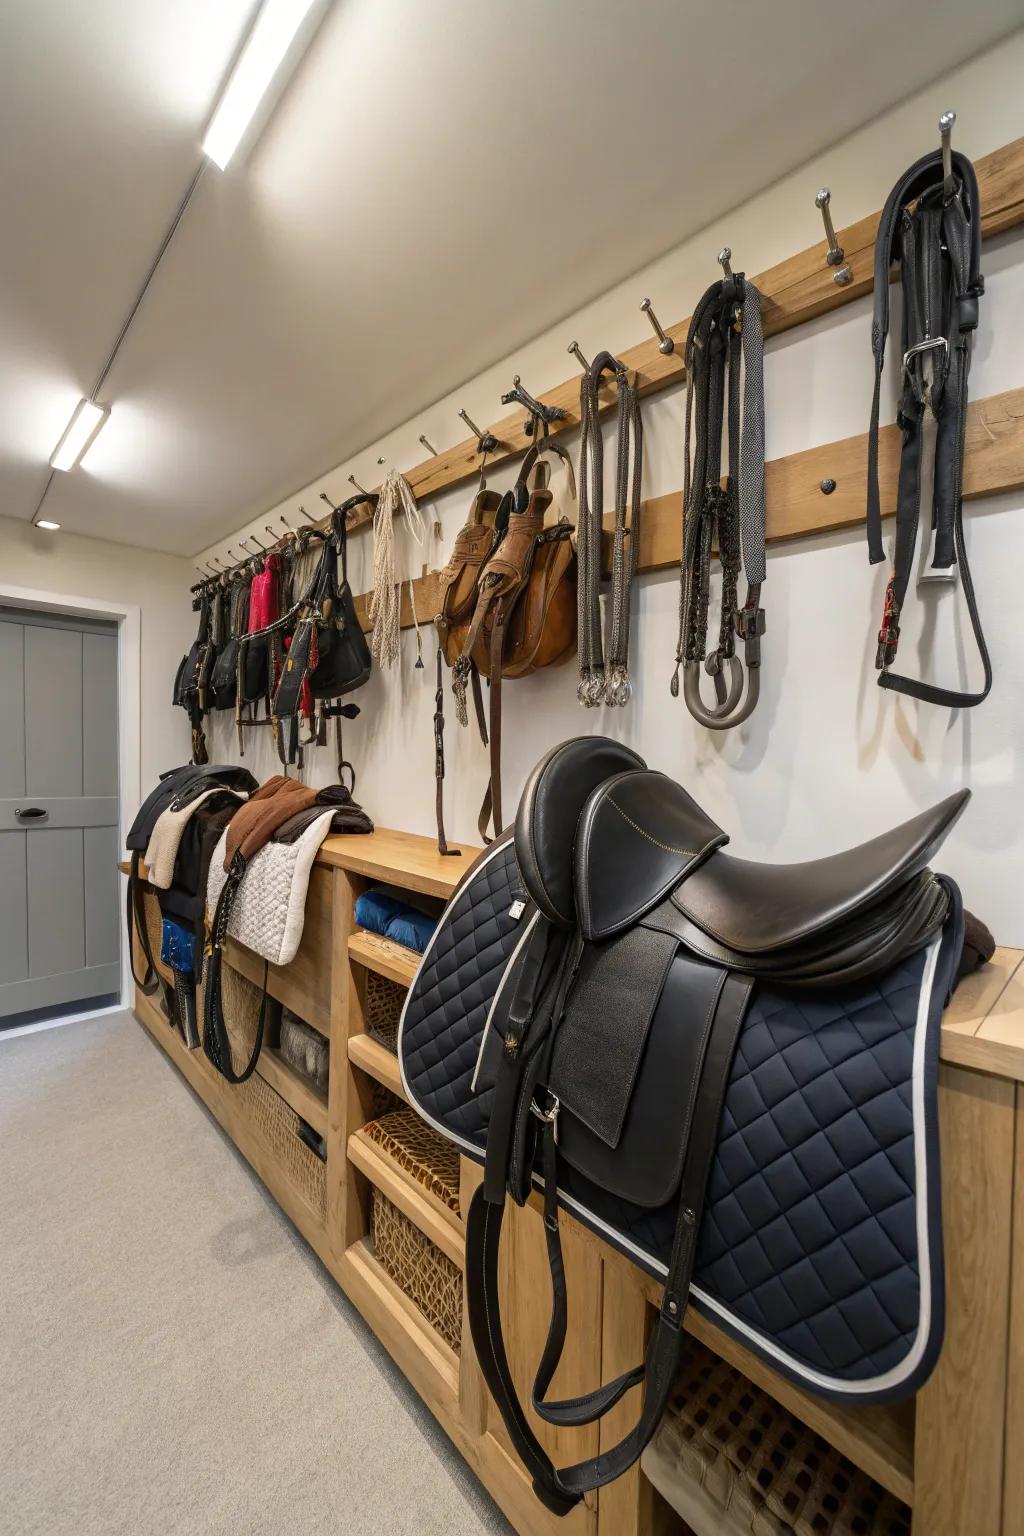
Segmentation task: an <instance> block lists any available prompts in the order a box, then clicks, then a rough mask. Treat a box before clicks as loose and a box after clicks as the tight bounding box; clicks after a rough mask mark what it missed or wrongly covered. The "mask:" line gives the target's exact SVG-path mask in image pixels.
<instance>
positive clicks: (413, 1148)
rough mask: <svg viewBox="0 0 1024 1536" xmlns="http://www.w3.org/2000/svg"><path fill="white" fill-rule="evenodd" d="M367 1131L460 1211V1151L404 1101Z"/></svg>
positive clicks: (383, 1149) (423, 1182)
mask: <svg viewBox="0 0 1024 1536" xmlns="http://www.w3.org/2000/svg"><path fill="white" fill-rule="evenodd" d="M366 1135H367V1136H368V1137H369V1139H370V1140H371V1141H374V1142H376V1143H377V1145H378V1146H379V1147H380V1149H381V1151H382V1152H383V1153H385V1155H386V1156H387V1157H389V1158H391V1159H392V1161H393V1162H396V1163H398V1164H399V1166H400V1167H402V1168H404V1169H405V1171H406V1172H407V1173H411V1174H412V1176H413V1178H414V1179H415V1180H416V1181H417V1183H419V1184H422V1185H423V1187H424V1189H428V1190H429V1191H430V1193H431V1194H432V1195H433V1196H434V1197H435V1199H437V1200H440V1201H441V1202H442V1203H443V1204H444V1205H446V1206H447V1207H448V1209H449V1210H450V1211H455V1213H456V1214H458V1213H459V1154H458V1151H457V1149H456V1148H455V1147H454V1146H453V1144H452V1143H451V1142H450V1141H446V1140H445V1138H444V1137H443V1136H439V1135H438V1133H437V1131H433V1130H431V1128H430V1126H429V1125H425V1124H424V1123H423V1121H422V1120H421V1119H420V1117H419V1116H418V1115H417V1114H416V1113H415V1112H414V1111H413V1110H411V1109H408V1108H406V1107H405V1106H404V1105H403V1106H402V1108H401V1109H395V1110H392V1112H391V1113H390V1114H387V1115H382V1116H381V1118H380V1119H379V1120H371V1121H370V1122H369V1124H368V1125H367V1126H366Z"/></svg>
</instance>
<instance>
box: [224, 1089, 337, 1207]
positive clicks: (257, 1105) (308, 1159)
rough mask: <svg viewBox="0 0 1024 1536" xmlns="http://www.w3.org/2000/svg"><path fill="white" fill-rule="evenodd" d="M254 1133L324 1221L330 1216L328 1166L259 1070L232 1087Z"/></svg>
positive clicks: (293, 1115)
mask: <svg viewBox="0 0 1024 1536" xmlns="http://www.w3.org/2000/svg"><path fill="white" fill-rule="evenodd" d="M233 1092H235V1093H237V1094H238V1096H239V1099H240V1100H241V1101H242V1105H243V1107H244V1112H245V1114H246V1116H247V1118H248V1120H249V1123H250V1125H251V1126H252V1129H253V1132H254V1133H255V1135H256V1136H257V1137H258V1138H259V1140H260V1141H262V1143H263V1145H264V1146H265V1147H266V1149H267V1151H268V1152H269V1153H270V1155H271V1157H272V1158H273V1159H274V1162H275V1163H276V1164H277V1166H278V1167H279V1168H280V1169H281V1171H282V1172H283V1173H284V1175H285V1177H286V1178H287V1180H288V1182H289V1183H290V1184H291V1185H293V1187H294V1188H295V1189H297V1190H298V1192H299V1194H300V1195H302V1197H303V1199H304V1200H305V1201H306V1204H307V1205H308V1206H309V1208H310V1209H311V1210H312V1211H313V1212H314V1213H315V1214H316V1215H317V1216H319V1218H320V1220H321V1221H326V1219H327V1168H326V1165H325V1164H324V1163H323V1162H322V1161H321V1160H320V1158H319V1157H317V1155H316V1153H315V1152H313V1151H311V1149H310V1148H309V1147H307V1146H306V1144H305V1142H304V1141H302V1140H300V1138H299V1117H298V1115H297V1114H296V1113H295V1111H294V1109H292V1107H291V1105H290V1104H286V1103H285V1101H284V1099H282V1097H281V1095H280V1094H279V1093H275V1092H274V1090H273V1088H271V1087H270V1085H269V1084H268V1083H265V1082H264V1081H263V1079H262V1077H260V1075H259V1073H258V1072H254V1073H253V1075H252V1077H250V1078H249V1079H248V1080H247V1081H246V1082H244V1083H239V1085H238V1086H237V1088H235V1089H233Z"/></svg>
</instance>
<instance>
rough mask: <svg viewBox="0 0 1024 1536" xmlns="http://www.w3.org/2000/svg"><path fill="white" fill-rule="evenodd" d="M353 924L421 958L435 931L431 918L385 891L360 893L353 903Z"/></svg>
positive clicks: (434, 920)
mask: <svg viewBox="0 0 1024 1536" xmlns="http://www.w3.org/2000/svg"><path fill="white" fill-rule="evenodd" d="M356 922H357V923H358V924H359V926H360V927H361V928H368V929H369V930H370V932H371V933H379V934H382V935H383V936H384V938H386V939H393V940H394V942H395V943H396V944H404V945H405V947H406V949H414V950H416V952H417V954H420V955H421V954H422V953H423V951H424V950H425V949H426V947H427V945H428V944H429V943H430V940H431V938H432V937H433V933H434V929H435V928H436V927H437V921H436V919H435V918H432V917H427V916H426V914H425V913H423V912H418V911H417V910H416V908H415V907H410V906H407V905H406V903H405V902H404V901H399V900H398V899H397V898H396V897H394V896H390V895H388V893H387V891H377V890H370V891H364V892H363V894H362V895H361V896H360V897H358V898H357V900H356Z"/></svg>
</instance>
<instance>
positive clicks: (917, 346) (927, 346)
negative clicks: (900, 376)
mask: <svg viewBox="0 0 1024 1536" xmlns="http://www.w3.org/2000/svg"><path fill="white" fill-rule="evenodd" d="M939 347H942V348H943V349H944V351H945V353H946V356H947V358H948V357H949V341H948V340H947V338H946V337H945V336H926V337H925V339H924V341H916V342H915V343H914V345H913V346H912V347H908V348H907V350H906V352H904V354H903V372H904V374H907V373H909V372H910V362H911V359H912V358H915V357H918V356H919V355H920V354H921V353H922V352H935V351H937V350H938V348H939Z"/></svg>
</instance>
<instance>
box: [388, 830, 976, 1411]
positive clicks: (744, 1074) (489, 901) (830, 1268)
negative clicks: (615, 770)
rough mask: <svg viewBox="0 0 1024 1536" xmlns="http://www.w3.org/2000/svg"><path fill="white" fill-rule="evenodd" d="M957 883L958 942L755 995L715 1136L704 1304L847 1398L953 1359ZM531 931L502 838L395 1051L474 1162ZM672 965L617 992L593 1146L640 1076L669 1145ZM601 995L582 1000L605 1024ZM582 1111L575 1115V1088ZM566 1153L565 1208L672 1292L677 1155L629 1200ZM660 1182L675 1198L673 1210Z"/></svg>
mask: <svg viewBox="0 0 1024 1536" xmlns="http://www.w3.org/2000/svg"><path fill="white" fill-rule="evenodd" d="M947 886H948V889H949V894H950V917H949V920H948V921H947V924H946V927H945V929H944V930H943V931H942V932H941V933H940V934H939V935H938V936H937V937H936V938H934V939H933V940H932V941H930V942H929V943H928V944H927V945H926V946H925V947H923V948H921V949H919V950H917V951H916V952H915V953H913V954H911V955H909V956H908V957H905V958H904V959H902V960H901V961H900V962H899V963H898V964H896V965H894V966H893V967H892V968H891V970H890V971H889V972H887V973H886V974H885V975H883V976H882V977H881V978H875V980H873V981H871V982H861V983H854V984H851V985H847V986H845V987H840V988H833V989H832V990H831V991H828V992H827V993H822V994H820V995H818V994H815V993H813V992H808V990H807V989H806V987H803V988H800V989H795V988H790V989H787V988H786V987H785V986H783V985H775V984H772V985H767V984H765V983H764V982H758V983H756V985H755V987H754V990H753V993H752V997H751V1001H750V1005H749V1008H748V1011H747V1014H746V1017H745V1020H744V1023H743V1027H742V1031H741V1035H740V1041H739V1046H738V1049H737V1052H736V1055H735V1058H734V1061H733V1066H732V1072H731V1077H730V1082H729V1087H728V1092H727V1096H726V1102H725V1108H724V1112H723V1115H722V1119H721V1123H720V1127H719V1134H718V1147H717V1154H716V1158H715V1162H714V1167H713V1171H712V1175H711V1181H710V1186H709V1191H708V1197H707V1202H706V1206H705V1213H704V1218H703V1221H702V1225H701V1230H700V1241H699V1250H698V1256H697V1264H696V1270H695V1276H694V1284H693V1288H692V1292H691V1295H692V1300H693V1304H694V1305H696V1306H697V1307H698V1308H699V1309H700V1310H701V1311H703V1312H705V1313H706V1314H707V1315H708V1316H710V1317H712V1318H713V1319H714V1320H715V1321H716V1322H717V1323H719V1324H720V1325H721V1326H722V1327H723V1328H725V1329H726V1330H727V1331H729V1332H730V1333H732V1334H733V1335H735V1336H736V1337H737V1338H739V1339H741V1340H742V1341H743V1342H744V1343H745V1344H746V1345H747V1346H748V1347H749V1348H751V1349H753V1350H754V1351H755V1352H757V1353H758V1354H760V1355H761V1356H762V1357H763V1358H764V1359H765V1360H767V1361H768V1362H769V1363H770V1364H771V1365H773V1366H774V1367H775V1368H776V1369H777V1370H780V1371H782V1372H783V1373H785V1374H786V1375H788V1376H790V1377H792V1378H793V1379H794V1380H795V1381H797V1382H799V1383H800V1384H801V1385H803V1386H805V1387H809V1388H811V1389H813V1390H815V1391H817V1392H819V1393H821V1394H824V1395H826V1396H832V1397H835V1398H839V1399H845V1400H854V1401H858V1402H871V1401H876V1400H883V1399H889V1398H895V1397H900V1396H905V1395H909V1394H910V1393H912V1392H914V1391H915V1390H916V1389H917V1388H918V1387H919V1386H920V1385H921V1383H922V1382H923V1381H924V1379H925V1378H926V1377H927V1375H928V1373H929V1371H930V1370H931V1367H932V1365H933V1364H934V1361H935V1358H936V1357H937V1354H938V1350H939V1347H940V1345H941V1340H942V1329H943V1314H944V1292H943V1257H942V1239H941V1230H942V1229H941V1211H940V1180H939V1148H938V1131H937V1114H936V1067H937V1057H938V1041H939V1026H940V1020H941V1014H942V1009H943V1006H944V1004H945V1000H946V998H947V997H948V995H949V993H950V991H951V989H952V986H953V984H954V980H955V974H956V963H957V958H958V956H959V953H960V948H961V943H962V931H963V919H962V911H961V907H960V901H959V893H958V892H957V891H956V888H955V887H954V886H952V884H951V883H949V882H947ZM539 920H540V919H539V914H538V913H537V909H536V908H535V907H533V906H532V904H531V903H530V902H529V901H528V899H527V896H526V891H525V887H524V883H523V880H522V876H521V874H520V870H519V867H518V865H517V862H516V853H515V847H514V844H513V843H512V841H511V840H510V839H506V840H504V841H502V842H500V843H498V844H497V845H496V846H493V847H492V848H490V849H489V850H488V851H487V852H486V853H485V854H484V855H483V856H482V857H481V858H480V860H479V861H478V862H477V864H476V865H475V866H474V867H473V869H472V870H471V871H470V872H469V873H468V875H467V877H466V878H465V880H464V881H463V884H462V885H461V887H460V888H459V890H458V891H457V892H456V894H455V896H454V897H453V899H452V901H451V903H450V904H449V906H448V908H447V909H446V911H445V913H444V915H443V917H442V919H441V922H440V924H439V926H438V929H437V931H436V933H435V935H434V937H433V939H432V941H431V944H430V946H429V947H428V949H427V951H426V953H425V954H424V956H423V960H422V963H421V965H420V968H419V971H418V973H417V976H416V980H415V982H414V983H413V986H412V988H411V990H410V992H409V996H408V999H407V1001H406V1005H405V1009H404V1012H403V1015H402V1021H401V1027H400V1032H399V1042H398V1051H399V1061H400V1066H401V1071H402V1078H403V1082H404V1084H405V1088H406V1091H407V1093H408V1096H409V1099H410V1102H411V1103H412V1104H413V1105H414V1106H415V1107H416V1109H417V1110H418V1111H419V1113H420V1114H421V1115H423V1117H424V1118H425V1119H426V1120H428V1121H429V1122H430V1123H431V1124H432V1125H434V1126H435V1128H436V1129H438V1130H439V1131H441V1132H442V1133H443V1134H444V1135H445V1136H447V1137H448V1138H450V1139H451V1140H452V1141H453V1142H455V1143H456V1145H457V1146H458V1147H459V1148H460V1150H462V1151H463V1152H465V1153H466V1154H467V1155H468V1156H470V1157H472V1158H474V1159H475V1160H477V1161H482V1159H483V1151H484V1147H485V1143H486V1136H487V1127H488V1121H489V1116H490V1108H491V1099H492V1097H493V1095H492V1091H491V1088H490V1086H489V1083H490V1072H489V1070H488V1065H487V1059H488V1041H489V1040H493V1039H494V1037H495V1033H496V1030H495V1020H496V1018H498V1017H500V1010H501V1008H502V1006H503V1004H505V1003H507V1001H508V993H509V990H510V989H509V986H508V982H509V977H510V975H511V973H512V972H513V970H514V967H515V964H516V959H517V955H518V954H519V952H520V950H521V948H522V946H523V945H524V944H525V942H526V941H527V940H528V938H529V935H530V933H531V931H532V928H533V925H534V924H535V923H536V922H538V921H539ZM633 931H636V930H633ZM628 937H629V935H627V938H628ZM679 963H680V960H679V959H678V958H676V959H671V960H669V961H667V962H666V964H665V966H664V974H663V975H661V974H658V975H657V976H655V969H654V968H652V964H653V962H652V957H651V956H650V955H646V954H645V958H644V961H643V964H644V970H643V971H642V975H643V976H644V978H645V983H644V987H643V988H641V989H640V990H641V992H642V993H643V996H642V997H641V998H640V999H639V1000H638V1001H634V1002H633V1003H631V1004H630V1003H629V1002H628V998H627V997H626V994H627V992H628V987H627V988H624V989H623V992H622V995H621V996H620V998H619V1003H618V1005H617V1006H618V1007H619V1009H620V1013H621V1016H622V1020H623V1029H622V1034H623V1035H624V1036H625V1037H626V1038H625V1043H624V1042H623V1040H622V1039H619V1040H618V1042H617V1045H616V1049H617V1051H618V1052H619V1055H618V1057H617V1059H616V1063H615V1068H616V1070H617V1071H619V1072H621V1073H622V1074H624V1075H623V1077H622V1082H623V1085H624V1087H623V1091H622V1093H621V1094H620V1096H619V1100H618V1101H617V1102H616V1101H615V1098H614V1095H613V1096H612V1098H611V1099H609V1098H607V1097H605V1098H602V1099H600V1106H601V1113H602V1115H603V1117H604V1118H603V1119H601V1120H600V1123H596V1124H591V1125H590V1126H589V1127H588V1133H589V1134H591V1135H592V1137H593V1139H594V1142H595V1143H596V1142H601V1143H602V1144H603V1145H606V1146H612V1145H614V1144H616V1138H617V1137H618V1138H621V1137H623V1136H629V1135H635V1134H636V1128H635V1127H631V1125H630V1122H629V1117H628V1114H627V1108H628V1106H629V1105H630V1104H631V1103H633V1097H634V1095H635V1091H636V1090H635V1083H636V1081H637V1080H638V1075H639V1076H640V1077H642V1076H643V1074H644V1073H645V1072H648V1073H654V1074H655V1076H657V1077H660V1078H661V1079H662V1091H661V1094H660V1097H659V1099H658V1111H659V1113H660V1114H661V1116H662V1129H663V1131H664V1135H661V1134H660V1133H659V1136H658V1137H657V1138H655V1139H657V1140H658V1145H659V1146H661V1145H662V1142H666V1144H667V1141H669V1140H671V1139H672V1136H676V1138H677V1139H678V1128H679V1127H681V1126H683V1125H684V1112H685V1106H684V1105H683V1104H679V1105H674V1104H673V1102H672V1099H671V1090H670V1087H669V1085H668V1084H666V1083H665V1082H664V1075H665V1074H664V1072H663V1071H656V1064H657V1063H658V1062H659V1061H662V1062H663V1061H665V1060H667V1059H670V1057H671V1052H672V1051H673V1050H675V1049H677V1048H678V1047H677V1043H674V1042H673V1040H672V1035H673V1033H675V1034H678V1032H679V1031H680V1029H681V1028H683V1027H684V1026H686V1025H687V1023H688V1022H689V1021H688V1020H686V1019H681V1018H680V1017H679V1016H678V1010H677V1008H676V1006H675V1004H674V999H676V1001H677V999H678V996H679V995H681V994H678V993H677V992H676V991H675V990H674V982H673V977H674V973H675V968H676V966H677V965H678V964H679ZM682 963H685V964H688V965H693V964H695V963H698V964H699V963H700V962H695V960H694V958H693V957H692V956H687V957H684V959H683V962H682ZM652 977H653V978H655V981H656V985H654V984H652V982H651V980H650V978H652ZM600 995H601V994H600V991H599V990H597V989H595V990H594V991H593V992H592V993H591V994H590V995H589V996H587V994H584V997H585V998H586V1006H587V1007H588V1008H589V1009H590V1010H591V1012H592V1013H596V1011H597V1010H598V1009H599V1007H600ZM687 995H689V994H687ZM652 998H653V1002H652ZM624 1000H625V1001H624ZM649 1003H650V1004H651V1006H650V1007H648V1004H649ZM627 1014H628V1015H629V1017H628V1018H626V1015H627ZM567 1022H568V1023H572V1022H573V1020H572V1016H571V1014H570V1016H569V1018H568V1020H567ZM576 1024H577V1026H578V1027H583V1028H585V1027H586V1024H585V1020H583V1019H577V1020H576ZM602 1031H603V1034H602ZM614 1033H615V1030H614V1024H610V1023H609V1019H608V1018H601V1019H597V1018H595V1022H594V1038H595V1041H596V1042H600V1040H601V1039H602V1038H604V1036H608V1038H609V1039H610V1038H611V1034H614ZM600 1049H601V1047H600V1046H598V1054H600ZM659 1053H660V1054H659ZM630 1073H632V1074H633V1076H632V1077H629V1074H630ZM627 1079H628V1081H629V1083H630V1084H631V1085H634V1086H633V1087H632V1088H631V1090H630V1091H626V1087H625V1085H626V1083H627ZM579 1096H580V1102H581V1103H584V1102H585V1101H586V1094H585V1092H584V1091H583V1089H582V1088H581V1089H580V1093H579ZM672 1127H676V1129H675V1130H673V1129H672ZM562 1150H563V1157H562V1159H561V1165H562V1172H561V1176H560V1177H561V1183H560V1188H559V1200H560V1203H561V1204H562V1206H563V1207H565V1208H566V1209H568V1210H570V1211H572V1213H573V1214H574V1215H575V1216H577V1217H578V1218H579V1219H580V1220H581V1221H582V1222H583V1223H584V1224H585V1225H587V1226H588V1227H590V1228H592V1229H593V1230H594V1231H596V1232H598V1233H600V1234H601V1236H602V1237H604V1238H605V1239H607V1241H608V1242H609V1243H611V1244H612V1245H613V1246H614V1247H616V1248H618V1249H619V1250H621V1251H622V1252H624V1253H626V1254H628V1255H629V1256H630V1257H631V1258H632V1259H634V1260H635V1262H636V1263H637V1264H638V1265H640V1266H641V1267H642V1268H643V1269H645V1270H647V1271H648V1272H649V1273H651V1274H652V1275H656V1276H658V1277H659V1278H663V1277H664V1276H665V1274H666V1271H667V1265H668V1259H669V1250H670V1246H671V1241H672V1236H673V1232H674V1229H675V1224H676V1219H677V1214H678V1212H677V1204H678V1201H677V1199H675V1198H673V1195H674V1191H673V1190H672V1189H671V1188H669V1185H670V1183H671V1178H670V1175H669V1173H667V1172H666V1169H668V1168H669V1164H670V1163H671V1158H670V1157H669V1156H668V1154H667V1153H666V1154H665V1156H664V1157H662V1160H661V1163H660V1164H658V1166H657V1167H655V1166H654V1164H655V1163H657V1159H656V1158H655V1159H654V1160H653V1162H652V1163H651V1166H650V1167H649V1168H648V1172H649V1173H650V1175H651V1176H650V1177H649V1178H646V1180H645V1179H640V1181H639V1182H638V1183H637V1184H636V1187H634V1188H632V1189H630V1188H626V1187H620V1188H615V1187H614V1186H613V1183H612V1181H611V1180H610V1179H606V1178H604V1177H602V1179H601V1181H600V1183H597V1182H594V1180H593V1179H592V1178H588V1177H587V1176H586V1174H584V1173H583V1172H581V1171H580V1167H579V1166H574V1163H573V1157H572V1149H571V1147H570V1145H569V1138H568V1136H567V1137H566V1139H565V1141H564V1143H563V1147H562ZM592 1150H593V1148H592V1147H591V1148H590V1149H589V1151H588V1158H587V1160H586V1166H588V1167H590V1168H591V1171H593V1167H594V1166H595V1165H594V1163H593V1161H592V1159H591V1157H590V1152H592ZM673 1155H674V1153H673ZM578 1161H579V1162H580V1163H581V1164H582V1162H583V1160H582V1159H580V1160H578ZM628 1161H629V1162H630V1164H631V1165H632V1164H633V1163H635V1159H633V1158H630V1159H629V1160H628ZM609 1166H610V1165H609ZM655 1175H657V1176H655ZM659 1178H661V1179H662V1186H661V1187H662V1188H663V1189H667V1190H668V1193H667V1195H666V1197H665V1198H664V1200H662V1201H661V1203H657V1201H658V1199H659V1184H658V1179H659ZM652 1202H654V1203H652Z"/></svg>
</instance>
